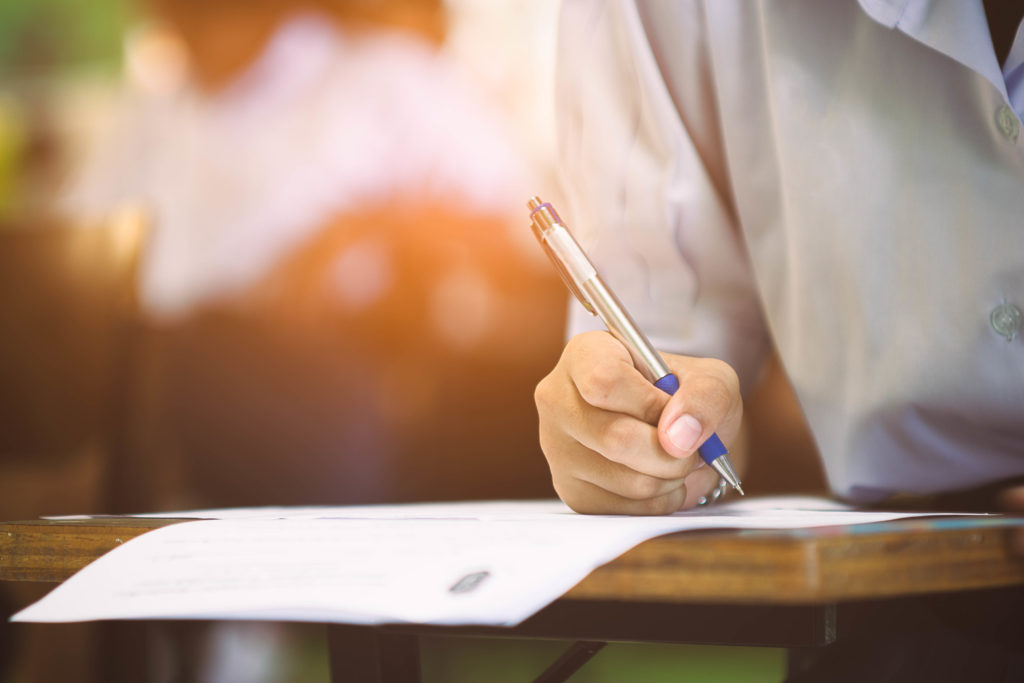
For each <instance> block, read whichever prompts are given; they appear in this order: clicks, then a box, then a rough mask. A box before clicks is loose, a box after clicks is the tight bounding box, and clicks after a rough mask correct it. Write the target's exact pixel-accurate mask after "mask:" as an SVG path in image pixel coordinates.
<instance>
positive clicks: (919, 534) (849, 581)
mask: <svg viewBox="0 0 1024 683" xmlns="http://www.w3.org/2000/svg"><path fill="white" fill-rule="evenodd" d="M183 521H186V520H173V519H144V518H123V517H121V518H97V519H87V520H34V521H22V522H4V523H0V580H5V581H42V582H60V581H63V580H64V579H66V578H68V577H69V576H71V575H72V574H73V573H74V572H76V571H77V570H78V569H80V568H82V567H84V566H85V565H86V564H88V563H89V562H91V561H92V560H94V559H96V558H97V557H99V556H101V555H102V554H104V553H106V552H107V551H109V550H111V549H112V548H115V547H116V546H118V545H120V544H122V543H124V542H126V541H128V540H130V539H132V538H134V537H136V536H138V535H140V534H144V533H146V532H148V531H151V530H153V529H155V528H159V527H161V526H165V525H168V524H175V523H180V522H183ZM1015 532H1017V533H1024V518H1004V517H996V518H984V519H981V518H978V519H972V520H964V519H934V518H932V519H928V520H925V519H905V520H898V521H894V522H884V523H878V524H867V525H860V526H855V527H825V528H819V529H802V530H784V531H778V530H772V531H759V530H753V531H751V530H744V531H703V532H684V533H677V534H672V535H668V536H662V537H659V538H655V539H652V540H649V541H646V542H644V543H642V544H640V545H638V546H637V547H635V548H633V549H632V550H630V551H628V552H627V553H625V554H624V555H622V556H621V557H619V558H617V559H616V560H614V561H612V562H610V563H608V564H606V565H604V566H603V567H600V568H598V569H596V570H595V571H593V572H592V573H591V574H590V575H589V576H588V577H587V578H585V579H584V580H583V581H582V582H580V583H579V584H578V585H577V586H576V587H574V588H573V589H572V590H571V591H569V593H567V594H566V596H565V597H566V598H567V599H570V600H623V601H634V602H659V603H666V602H668V603H673V602H677V603H700V602H707V603H737V604H739V603H742V604H766V605H772V604H774V605H801V604H804V605H814V604H826V603H835V602H841V601H847V600H862V599H872V598H883V597H892V596H907V595H917V594H923V593H934V592H944V591H959V590H970V589H976V588H996V587H1004V586H1012V585H1018V584H1024V559H1019V558H1016V557H1014V556H1013V555H1012V554H1011V553H1010V551H1009V539H1010V537H1011V535H1012V534H1013V533H1015Z"/></svg>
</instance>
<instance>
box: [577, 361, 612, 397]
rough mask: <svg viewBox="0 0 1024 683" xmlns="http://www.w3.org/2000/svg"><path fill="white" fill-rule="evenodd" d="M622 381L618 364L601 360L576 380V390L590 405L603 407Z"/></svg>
mask: <svg viewBox="0 0 1024 683" xmlns="http://www.w3.org/2000/svg"><path fill="white" fill-rule="evenodd" d="M620 380H621V377H620V368H619V366H618V364H616V363H614V362H609V361H606V360H600V361H597V362H595V363H594V364H593V365H592V366H591V367H590V368H589V369H588V370H587V372H585V373H583V374H582V375H581V376H580V377H578V378H577V379H576V389H577V390H578V391H579V392H580V396H582V397H583V400H584V401H586V402H587V403H589V404H590V405H603V404H605V403H607V401H608V397H609V396H611V394H612V392H613V391H614V390H615V387H616V385H617V384H618V383H619V382H620Z"/></svg>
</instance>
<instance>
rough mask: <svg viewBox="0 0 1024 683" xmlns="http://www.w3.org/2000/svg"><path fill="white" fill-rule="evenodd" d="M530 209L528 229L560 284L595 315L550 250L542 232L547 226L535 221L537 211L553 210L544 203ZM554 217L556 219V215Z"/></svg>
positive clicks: (560, 260) (584, 296)
mask: <svg viewBox="0 0 1024 683" xmlns="http://www.w3.org/2000/svg"><path fill="white" fill-rule="evenodd" d="M535 201H538V200H535ZM531 208H532V209H533V211H532V212H531V213H530V228H531V229H532V230H533V235H534V237H536V238H537V241H538V242H540V246H541V248H542V249H543V250H544V253H545V254H547V255H548V258H549V259H551V263H552V264H554V266H555V270H556V271H558V274H559V276H561V278H562V282H564V283H565V286H566V287H568V288H569V291H570V292H572V295H573V296H574V297H576V299H577V300H578V301H579V302H580V303H581V304H583V308H585V309H587V312H588V313H590V315H597V311H596V310H595V309H594V307H593V305H592V304H591V303H590V301H589V300H588V299H587V297H586V295H585V294H584V293H583V290H581V289H580V288H579V285H577V284H576V281H575V280H574V279H573V278H572V275H570V274H569V269H568V268H566V267H565V264H564V263H563V262H562V259H560V258H559V257H558V254H556V253H555V250H554V249H552V248H551V245H550V244H548V241H547V239H546V237H545V235H544V231H545V230H546V229H550V228H549V227H548V226H545V225H543V223H542V222H541V221H540V220H538V219H537V213H538V212H539V210H541V209H543V208H546V209H548V210H549V211H551V213H554V210H553V209H551V205H550V204H547V203H544V204H540V205H538V206H536V207H534V206H533V205H532V204H531ZM554 215H555V216H556V217H557V215H558V214H554ZM547 218H548V219H549V220H550V218H551V216H550V215H548V216H547Z"/></svg>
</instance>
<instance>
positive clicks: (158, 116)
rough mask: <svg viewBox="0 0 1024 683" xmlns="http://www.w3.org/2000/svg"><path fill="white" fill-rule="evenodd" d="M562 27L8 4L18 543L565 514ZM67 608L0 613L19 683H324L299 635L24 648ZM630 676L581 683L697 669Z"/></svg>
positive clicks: (7, 268)
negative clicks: (557, 497) (63, 517)
mask: <svg viewBox="0 0 1024 683" xmlns="http://www.w3.org/2000/svg"><path fill="white" fill-rule="evenodd" d="M557 11H558V2H557V0H514V1H513V0H445V1H443V2H442V0H390V1H388V2H383V1H379V0H247V2H239V1H238V0H96V1H95V2H91V3H81V2H77V1H76V0H0V278H3V282H2V286H0V329H2V332H0V515H2V516H3V518H4V519H25V518H33V517H38V516H41V515H58V514H77V513H130V512H140V511H154V510H174V509H183V508H197V507H222V506H241V505H306V504H349V503H372V502H396V501H398V502H401V501H422V500H450V499H474V498H477V499H483V498H537V497H551V496H553V495H554V492H553V490H552V489H551V485H550V479H549V476H548V472H547V467H546V465H545V463H544V459H543V457H542V455H541V453H540V451H539V448H538V446H537V439H536V417H535V412H534V407H533V400H532V392H533V387H534V385H535V384H536V382H537V380H538V379H539V378H540V377H541V376H543V375H544V374H545V373H546V372H547V371H548V370H549V369H550V367H551V366H552V365H553V364H554V362H555V361H556V359H557V357H558V354H559V353H560V349H561V346H562V342H563V333H564V313H565V305H566V301H567V296H566V293H565V291H564V288H563V287H562V285H561V283H560V282H559V281H558V280H557V278H556V276H555V274H554V272H553V270H552V268H551V266H550V264H549V263H548V262H547V261H546V260H545V258H544V256H543V254H541V252H540V250H539V249H538V248H537V247H536V245H535V244H534V243H533V241H532V240H533V238H532V235H531V234H530V232H529V230H528V229H527V220H526V211H525V200H526V199H527V198H528V196H529V195H531V194H541V195H543V196H544V197H545V198H546V199H551V200H553V201H557V200H558V199H559V196H560V187H559V184H558V179H557V172H556V168H555V159H554V157H553V155H552V153H551V152H552V150H553V146H554V122H553V113H552V100H553V93H552V82H553V57H554V49H555V45H554V43H555V32H556V23H557ZM774 404H775V405H776V407H777V406H778V405H779V401H778V400H775V401H774ZM794 410H795V408H794ZM807 476H809V477H811V480H810V481H809V482H800V481H797V482H790V483H791V484H792V485H793V488H796V489H805V488H808V487H807V486H804V485H803V484H804V483H809V484H810V485H811V487H813V485H814V484H816V483H818V480H817V479H814V477H820V475H819V474H817V473H814V472H810V473H809V474H808V475H807ZM769 478H770V477H769ZM748 481H749V478H748ZM754 481H755V482H756V481H757V477H756V475H755V478H754ZM48 588H49V587H48V586H31V585H28V586H11V585H5V586H3V587H0V590H3V593H0V600H2V608H3V609H2V610H0V614H2V615H3V616H4V620H3V622H2V624H3V625H2V626H0V629H2V630H0V680H3V681H7V680H10V681H50V680H53V681H57V680H61V681H67V680H76V681H115V680H132V681H142V680H154V681H165V680H166V681H177V680H181V681H185V680H203V681H234V680H238V681H260V680H275V681H287V680H311V681H315V680H326V669H325V666H326V658H325V655H324V651H323V649H322V644H320V643H319V641H318V640H317V638H316V637H315V636H317V635H318V634H319V631H315V632H314V630H311V629H304V628H303V627H298V626H296V627H289V629H283V628H274V627H270V626H268V625H260V624H252V625H234V626H229V625H198V624H152V625H145V626H142V625H133V626H131V627H128V626H126V625H124V624H103V625H62V626H18V627H17V628H13V627H11V626H9V625H7V623H6V616H7V615H9V614H11V613H12V612H13V611H14V610H16V609H17V608H18V607H20V606H22V605H24V604H26V603H27V602H28V601H30V600H32V599H34V598H36V597H39V596H40V595H42V594H43V593H44V592H45V591H46V590H47V589H48ZM434 649H435V651H437V652H440V653H442V654H441V655H439V657H440V659H438V658H437V657H435V658H434V659H433V660H429V661H427V662H426V664H427V665H429V666H430V667H433V669H432V670H433V671H434V673H433V674H431V673H430V670H428V671H426V672H425V677H426V678H427V679H428V680H473V679H474V676H475V674H473V673H470V671H471V669H466V667H467V666H471V665H472V663H473V661H475V660H474V657H476V658H478V659H479V658H481V657H483V658H484V659H487V660H488V663H487V664H486V665H485V666H486V670H491V671H493V670H494V669H495V668H501V667H495V666H494V658H495V657H497V658H499V660H500V657H502V656H504V657H506V659H507V660H508V661H514V662H520V663H522V666H523V667H525V669H524V670H523V671H519V670H517V669H516V668H515V667H514V666H512V668H510V669H509V670H508V672H507V675H508V676H510V677H509V678H508V679H507V680H518V679H520V678H525V677H528V676H529V675H530V673H531V672H538V671H540V670H541V669H543V667H544V666H546V665H547V663H549V661H550V659H553V656H551V657H549V656H548V654H547V653H548V651H546V650H545V651H543V652H541V655H542V656H541V658H540V660H537V661H534V660H536V655H537V650H536V648H525V649H524V648H522V647H520V648H518V649H517V648H516V647H513V648H512V649H511V650H508V651H507V652H505V653H504V655H503V654H502V653H501V652H500V651H499V652H495V651H490V650H488V651H487V652H486V656H485V657H484V656H483V655H480V654H479V653H476V654H474V653H473V652H469V653H467V652H466V651H465V650H462V651H453V652H452V653H448V650H446V649H445V647H444V646H443V644H442V645H438V646H437V647H435V648H434ZM499 650H500V647H499ZM58 652H59V653H61V656H60V657H54V656H53V655H54V653H58ZM624 652H626V653H627V654H626V655H622V656H624V657H626V660H627V662H628V663H627V664H621V663H620V664H619V665H615V664H614V663H612V664H610V665H609V666H611V667H612V668H611V669H610V670H602V669H601V668H600V666H598V662H596V661H595V663H594V666H595V667H597V668H596V669H593V671H591V673H590V674H587V675H589V676H591V678H589V679H588V678H585V677H584V673H582V672H581V674H580V680H621V676H622V675H624V674H623V672H624V671H625V672H627V673H628V674H629V676H630V677H634V678H635V677H636V676H640V678H644V679H646V680H655V678H652V677H653V676H655V675H656V674H657V673H658V672H665V673H666V674H667V675H675V673H678V671H676V663H678V661H679V660H678V659H677V658H679V657H682V656H683V654H685V653H680V652H679V651H678V650H673V651H672V652H671V654H670V653H668V651H665V652H662V653H661V654H658V652H654V651H647V653H648V654H647V655H643V656H637V655H636V654H635V653H634V654H632V655H630V654H629V653H628V651H624ZM112 653H117V654H118V656H117V657H111V654H112ZM445 653H448V654H445ZM555 654H557V653H555ZM705 655H706V653H705V654H704V655H696V654H694V653H693V652H690V653H689V654H687V655H686V659H687V661H689V662H691V664H692V662H693V661H694V657H698V658H699V657H704V656H705ZM732 655H733V656H731V657H730V662H729V663H728V666H741V667H746V668H743V669H741V670H740V671H741V672H742V673H737V670H733V669H728V668H726V669H724V670H723V673H722V674H721V680H739V679H742V680H775V679H777V678H778V675H777V674H778V672H779V671H780V669H779V667H780V666H781V664H780V662H781V655H777V654H771V653H765V652H763V651H755V652H754V654H752V655H750V657H752V659H750V658H748V660H749V664H745V663H744V662H747V661H748V660H745V659H744V658H743V657H742V656H741V657H736V656H735V655H736V653H735V651H733V652H732ZM630 657H632V658H631V659H630ZM765 657H767V659H765ZM531 658H533V659H531ZM602 659H605V660H610V661H612V662H614V657H608V656H602ZM642 661H648V662H649V665H648V669H642V668H641V669H637V668H636V667H638V666H640V667H642V666H644V665H643V664H642V663H639V662H642ZM667 661H671V662H673V663H671V664H668V663H666V662H667ZM701 661H703V660H701ZM615 666H619V667H620V668H619V669H616V668H615ZM652 666H653V667H654V668H653V669H652V668H650V667H652ZM460 667H461V668H460ZM621 667H626V669H622V668H621ZM659 667H661V668H659ZM773 667H774V668H773ZM698 670H699V669H698ZM602 671H603V673H602ZM645 671H646V673H644V672H645ZM670 672H675V673H670ZM764 672H767V677H766V678H757V676H759V675H761V674H763V673H764ZM431 675H433V676H434V678H433V679H431V678H430V676H431ZM491 680H498V679H491ZM502 680H505V679H502ZM672 680H680V679H678V678H673V679H672ZM694 680H697V679H694ZM702 680H707V678H706V677H705V678H703V679H702Z"/></svg>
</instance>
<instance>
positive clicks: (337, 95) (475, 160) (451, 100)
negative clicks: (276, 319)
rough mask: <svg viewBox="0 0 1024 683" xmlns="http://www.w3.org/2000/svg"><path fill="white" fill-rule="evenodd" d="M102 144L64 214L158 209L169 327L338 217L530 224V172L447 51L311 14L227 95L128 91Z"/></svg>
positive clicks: (150, 287)
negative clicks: (412, 215) (438, 215)
mask: <svg viewBox="0 0 1024 683" xmlns="http://www.w3.org/2000/svg"><path fill="white" fill-rule="evenodd" d="M98 147H99V148H100V149H99V151H98V152H97V153H96V154H95V155H94V156H93V158H92V159H91V160H90V161H89V163H87V164H86V166H85V168H84V169H83V170H82V171H81V173H80V178H79V179H78V181H77V182H76V183H75V184H74V186H73V187H72V188H71V189H70V190H69V192H68V195H67V197H66V199H65V206H66V207H67V208H68V209H69V210H71V211H73V212H75V213H78V214H81V213H83V212H84V213H86V214H89V213H99V212H104V211H108V210H109V209H110V208H111V207H112V206H116V205H118V204H119V203H123V202H125V201H130V202H142V203H143V204H145V205H146V206H148V207H149V208H150V209H151V210H152V212H153V214H154V229H153V231H152V234H151V235H149V237H148V243H147V245H146V250H145V254H144V258H143V263H142V272H141V280H142V281H141V296H142V301H143V304H144V305H145V306H146V308H147V310H148V312H149V313H151V314H153V315H155V316H156V317H160V318H173V317H177V316H179V315H181V314H185V313H187V312H189V311H190V310H191V309H193V308H194V307H196V306H198V305H201V304H203V303H207V302H210V301H216V300H219V299H224V298H230V297H232V296H235V295H238V294H239V293H242V292H244V291H245V290H246V288H247V287H250V286H251V285H253V284H255V283H256V282H258V281H259V280H260V278H261V277H263V276H264V275H266V274H267V273H268V272H269V271H270V270H271V269H272V268H273V267H274V266H275V265H277V264H278V263H280V261H281V260H282V258H284V257H285V256H287V255H288V254H289V253H291V252H292V250H294V249H296V248H297V247H298V246H300V245H302V244H303V243H304V242H306V241H307V240H308V239H310V238H311V237H312V236H313V235H314V234H316V233H317V231H319V230H320V229H322V228H323V227H324V226H325V223H327V222H328V221H329V220H330V219H331V218H333V217H335V216H337V215H339V214H344V213H358V212H360V211H363V210H367V208H368V207H369V208H373V207H376V206H381V205H386V204H388V203H391V202H395V201H400V200H407V201H410V200H411V201H440V200H444V201H449V202H456V203H458V204H459V205H460V206H461V207H465V208H467V209H468V211H467V212H478V213H480V214H487V215H502V214H509V213H511V212H513V211H514V212H516V213H515V215H520V213H521V211H522V197H524V196H527V193H528V188H527V180H526V179H527V177H528V176H529V174H530V172H529V171H528V169H527V167H526V165H525V163H524V161H523V159H522V158H521V156H520V155H519V153H518V151H517V150H516V148H515V142H514V140H513V136H512V135H511V133H510V130H509V129H508V128H507V127H506V126H505V125H504V120H503V119H502V117H501V116H500V113H499V112H498V111H496V110H495V109H494V108H493V107H491V106H490V105H489V104H488V103H487V102H486V101H485V100H484V99H483V98H482V97H480V96H479V95H478V94H477V93H476V92H475V91H474V89H473V88H472V87H470V85H469V84H468V83H467V81H466V80H465V79H463V78H461V76H460V73H459V71H458V69H457V67H456V65H455V64H454V63H453V62H452V61H451V60H449V59H447V58H446V57H445V56H444V55H443V54H441V53H439V52H438V51H436V50H435V49H433V48H432V47H431V46H428V45H427V44H425V43H424V42H423V41H421V40H418V39H416V38H414V37H412V35H411V34H407V33H402V32H393V31H383V30H382V31H378V32H373V33H346V32H343V31H340V30H339V29H338V28H337V27H335V26H334V25H333V24H332V23H330V22H329V21H327V20H325V19H323V18H320V17H318V16H316V15H301V16H298V17H297V18H294V19H292V20H290V21H288V22H287V23H285V24H283V25H282V26H281V27H280V28H279V29H278V30H277V32H276V33H275V35H274V36H273V38H272V39H271V41H270V42H269V44H268V46H267V47H266V49H265V50H264V52H263V54H262V55H261V56H260V57H259V58H258V59H257V60H256V61H255V62H254V63H253V64H252V65H250V66H249V67H248V68H247V69H246V71H245V72H244V73H243V74H241V75H240V76H239V77H238V78H237V79H235V80H234V81H233V82H232V83H231V85H230V86H228V87H227V88H226V89H224V90H223V91H221V92H218V93H215V94H212V95H211V94H204V93H202V92H200V91H199V90H198V89H196V88H195V87H193V86H192V85H191V84H190V83H188V82H185V83H184V84H182V86H181V87H178V88H170V89H166V91H158V92H145V91H142V90H133V91H131V92H130V93H129V97H128V98H127V101H126V103H125V105H124V107H123V111H122V112H121V116H120V119H119V121H118V122H117V127H116V129H115V130H114V131H113V132H112V133H111V134H110V136H109V139H106V140H103V141H101V142H100V144H99V145H98ZM496 229H498V228H496ZM501 229H504V228H501Z"/></svg>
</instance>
